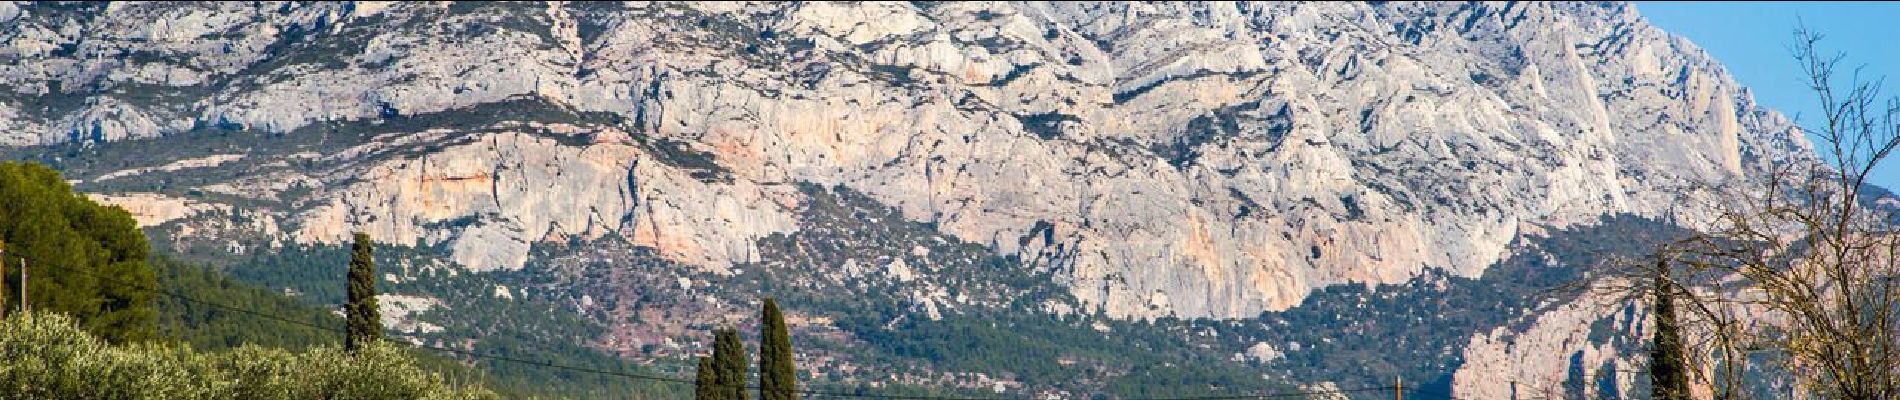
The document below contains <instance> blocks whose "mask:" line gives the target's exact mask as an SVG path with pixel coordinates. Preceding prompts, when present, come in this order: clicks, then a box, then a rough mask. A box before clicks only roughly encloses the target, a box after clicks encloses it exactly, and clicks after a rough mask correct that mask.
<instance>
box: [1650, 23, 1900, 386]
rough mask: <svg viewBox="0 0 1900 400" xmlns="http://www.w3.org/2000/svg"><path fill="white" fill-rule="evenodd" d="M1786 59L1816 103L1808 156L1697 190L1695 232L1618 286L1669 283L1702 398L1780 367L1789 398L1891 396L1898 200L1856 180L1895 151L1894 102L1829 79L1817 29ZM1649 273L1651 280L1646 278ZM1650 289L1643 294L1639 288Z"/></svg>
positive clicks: (1877, 91) (1898, 108)
mask: <svg viewBox="0 0 1900 400" xmlns="http://www.w3.org/2000/svg"><path fill="white" fill-rule="evenodd" d="M1795 37H1796V42H1795V44H1794V46H1793V49H1792V50H1793V53H1794V58H1795V60H1796V61H1798V62H1799V63H1800V64H1801V66H1802V68H1803V71H1804V72H1805V73H1806V75H1807V77H1808V78H1809V82H1808V83H1809V85H1810V87H1811V89H1812V90H1813V92H1814V94H1815V95H1816V97H1817V99H1818V101H1819V103H1820V105H1821V106H1822V115H1820V119H1819V121H1818V123H1819V125H1817V126H1815V127H1814V128H1813V129H1811V130H1809V131H1808V132H1805V133H1807V134H1808V135H1810V136H1811V137H1813V138H1816V139H1817V143H1816V150H1818V151H1819V152H1821V153H1822V157H1819V158H1806V157H1802V158H1796V159H1791V160H1774V161H1773V162H1772V164H1773V168H1771V173H1769V174H1766V176H1761V177H1755V179H1750V180H1745V182H1746V183H1745V184H1740V185H1730V186H1724V187H1721V188H1719V189H1713V190H1709V191H1706V192H1704V194H1705V195H1709V196H1713V197H1702V198H1700V199H1697V200H1696V201H1705V202H1708V204H1712V205H1715V206H1716V208H1717V211H1716V212H1715V213H1713V214H1712V215H1708V216H1706V217H1705V218H1699V220H1700V222H1698V223H1697V225H1700V226H1694V228H1698V229H1696V231H1697V233H1695V234H1692V235H1690V236H1688V237H1686V238H1683V239H1681V240H1677V241H1673V242H1671V243H1667V244H1664V245H1662V246H1660V248H1659V249H1658V251H1657V252H1656V257H1657V259H1656V260H1651V261H1648V262H1632V263H1629V264H1630V265H1633V266H1638V267H1634V268H1633V269H1632V270H1631V271H1633V272H1635V273H1639V274H1642V275H1643V276H1642V277H1640V278H1637V277H1630V278H1632V279H1626V280H1627V281H1629V282H1645V283H1646V282H1656V283H1655V284H1654V285H1653V286H1651V285H1641V286H1638V285H1627V286H1624V287H1625V288H1631V289H1640V290H1632V291H1631V292H1630V293H1637V292H1640V293H1642V294H1641V296H1648V295H1649V293H1654V292H1656V290H1657V289H1659V288H1662V289H1672V293H1676V294H1677V295H1676V296H1675V297H1676V304H1677V307H1676V308H1678V309H1680V311H1679V312H1680V313H1681V314H1680V317H1679V318H1680V322H1679V323H1680V324H1681V325H1680V326H1681V327H1682V329H1683V332H1684V336H1685V337H1687V338H1689V339H1688V340H1687V343H1686V345H1687V347H1688V350H1689V351H1687V352H1686V353H1687V354H1690V355H1691V362H1690V364H1691V365H1692V366H1693V367H1692V368H1689V369H1690V370H1691V371H1692V372H1693V375H1694V379H1693V380H1695V381H1697V382H1698V383H1699V385H1698V386H1699V387H1701V389H1698V391H1701V392H1702V393H1700V394H1701V396H1697V397H1713V398H1719V399H1732V398H1744V397H1747V394H1748V393H1749V392H1750V391H1749V386H1748V384H1749V383H1750V382H1748V380H1750V379H1753V378H1754V377H1752V376H1751V375H1750V374H1748V373H1746V372H1747V371H1748V370H1750V369H1765V370H1772V371H1785V372H1786V376H1788V377H1790V378H1792V384H1793V385H1794V389H1795V391H1796V393H1799V395H1800V396H1818V397H1823V398H1842V399H1894V398H1900V281H1897V280H1896V278H1900V274H1896V271H1900V268H1895V263H1896V260H1900V257H1897V256H1900V235H1897V234H1896V233H1900V232H1896V228H1900V224H1896V218H1900V215H1896V214H1895V210H1896V209H1900V204H1896V203H1895V202H1892V201H1882V200H1878V199H1875V198H1874V196H1873V195H1874V194H1875V193H1874V192H1875V190H1874V189H1872V187H1870V186H1869V185H1868V184H1867V177H1868V176H1869V175H1870V174H1871V173H1872V172H1873V171H1874V169H1875V167H1877V166H1879V165H1881V163H1882V162H1884V161H1886V160H1887V158H1888V157H1889V156H1890V155H1892V153H1893V152H1894V149H1895V148H1896V147H1900V120H1896V117H1900V99H1894V98H1888V97H1884V95H1882V94H1881V83H1880V81H1879V80H1878V79H1875V80H1871V81H1869V80H1863V79H1861V77H1860V76H1859V71H1858V70H1855V71H1854V72H1852V76H1851V77H1849V79H1847V80H1846V81H1845V82H1842V81H1840V80H1839V78H1840V75H1841V71H1840V70H1839V65H1840V62H1841V60H1842V57H1841V56H1840V55H1838V54H1824V53H1822V52H1821V51H1820V50H1818V49H1817V45H1818V44H1819V43H1820V41H1821V39H1822V35H1820V34H1818V33H1815V32H1813V31H1811V30H1808V29H1806V28H1802V29H1798V30H1797V31H1796V33H1795ZM1650 277H1655V279H1650ZM1642 286H1647V287H1642Z"/></svg>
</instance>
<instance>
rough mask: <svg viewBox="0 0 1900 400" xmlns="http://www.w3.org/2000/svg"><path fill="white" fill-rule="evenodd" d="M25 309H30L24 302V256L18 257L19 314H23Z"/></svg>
mask: <svg viewBox="0 0 1900 400" xmlns="http://www.w3.org/2000/svg"><path fill="white" fill-rule="evenodd" d="M27 311H30V310H29V309H27V302H26V257H20V314H22V315H25V314H26V312H27Z"/></svg>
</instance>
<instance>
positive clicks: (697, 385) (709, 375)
mask: <svg viewBox="0 0 1900 400" xmlns="http://www.w3.org/2000/svg"><path fill="white" fill-rule="evenodd" d="M716 370H717V368H715V367H713V360H712V359H709V358H706V357H700V358H699V373H698V375H697V376H695V377H694V378H693V400H721V398H720V396H719V395H721V394H723V392H724V391H723V390H722V389H720V388H719V387H718V385H719V383H718V377H717V376H716V375H717V372H718V371H716Z"/></svg>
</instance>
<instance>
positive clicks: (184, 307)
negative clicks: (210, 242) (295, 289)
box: [152, 256, 343, 350]
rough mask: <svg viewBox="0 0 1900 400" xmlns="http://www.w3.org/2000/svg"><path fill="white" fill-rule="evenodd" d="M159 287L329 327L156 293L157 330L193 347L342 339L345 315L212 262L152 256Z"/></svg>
mask: <svg viewBox="0 0 1900 400" xmlns="http://www.w3.org/2000/svg"><path fill="white" fill-rule="evenodd" d="M152 266H153V268H154V269H156V270H157V272H158V282H159V285H160V287H162V288H164V289H165V290H167V291H170V292H172V293H178V294H181V295H183V296H187V297H190V298H192V299H208V301H216V302H217V303H218V304H219V305H221V306H226V307H230V308H236V309H242V310H250V311H255V312H257V313H259V314H264V315H270V316H274V317H277V318H282V319H288V320H292V321H305V322H308V323H311V324H317V325H321V326H329V327H332V328H331V329H330V330H319V329H315V328H313V327H309V326H303V325H298V324H292V323H287V322H284V321H280V320H276V319H270V318H262V317H259V316H257V315H252V314H247V313H244V312H239V311H232V310H229V309H226V308H221V307H215V306H209V305H205V304H202V303H198V302H192V301H186V300H182V299H179V298H175V297H171V296H160V297H158V298H157V306H158V332H159V336H161V337H164V338H167V339H171V340H174V341H178V342H183V343H187V344H190V345H191V346H192V347H194V348H199V349H207V350H220V349H229V348H237V347H242V346H244V345H257V346H263V347H272V348H285V349H303V348H307V347H311V346H318V345H328V346H335V345H339V344H341V338H339V337H337V335H336V334H335V331H334V329H336V328H335V327H342V326H343V321H341V320H339V319H338V318H337V317H336V315H333V314H331V313H329V312H326V311H325V310H324V309H322V308H318V307H313V306H310V305H307V304H303V303H302V302H298V301H297V300H296V299H292V298H288V297H284V295H283V294H280V293H276V292H272V291H269V290H265V289H262V288H258V287H255V286H251V285H249V284H245V283H243V282H238V281H236V280H232V279H231V278H229V277H226V276H225V275H224V274H221V273H219V272H218V271H215V270H212V269H210V268H203V267H199V266H195V265H190V264H187V263H184V262H181V261H177V260H173V259H171V258H169V257H164V256H160V257H153V260H152Z"/></svg>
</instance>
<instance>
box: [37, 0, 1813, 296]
mask: <svg viewBox="0 0 1900 400" xmlns="http://www.w3.org/2000/svg"><path fill="white" fill-rule="evenodd" d="M0 42H4V46H0V60H12V61H10V62H5V63H0V87H4V88H7V89H6V90H7V91H6V92H4V93H0V143H5V144H7V145H10V146H48V147H46V148H49V149H51V148H66V147H61V146H72V145H73V144H75V143H77V144H90V146H93V147H92V148H97V149H105V150H101V151H109V150H111V149H118V150H117V151H122V152H126V151H131V150H125V149H127V148H128V146H129V147H133V148H138V149H143V150H142V151H139V152H140V153H144V154H142V155H141V157H129V156H128V157H122V158H116V159H115V160H121V161H120V162H116V163H104V162H95V163H91V164H86V165H85V166H67V167H66V169H67V170H68V172H69V174H70V175H71V176H73V177H74V178H76V179H80V180H81V187H82V189H89V190H94V191H105V192H112V194H113V196H111V197H105V199H107V200H112V201H123V202H128V203H138V202H161V203H164V204H167V205H168V206H165V207H146V208H149V209H159V210H163V213H164V214H166V215H162V216H153V217H149V218H147V219H143V220H142V221H147V220H149V221H156V222H165V221H171V220H182V221H186V222H183V223H177V224H175V225H167V226H170V227H172V228H168V229H188V230H191V231H192V232H195V233H196V234H198V235H201V236H209V237H220V236H219V235H229V236H233V237H235V236H246V235H250V236H258V235H261V236H262V237H264V238H266V239H267V240H268V241H270V242H273V243H279V244H282V243H341V242H342V241H343V240H345V237H346V236H347V234H348V233H349V232H352V231H357V230H362V231H367V232H370V233H371V234H373V235H374V236H375V237H376V238H377V239H378V240H380V241H386V242H390V243H398V244H424V245H438V246H442V248H445V249H447V251H449V252H450V253H451V254H449V257H450V258H451V259H452V260H454V261H456V262H457V263H458V264H461V265H463V266H465V267H468V268H471V269H475V270H492V269H511V268H519V267H520V266H521V265H522V263H523V262H524V261H525V260H526V259H527V257H529V254H530V252H529V247H530V246H531V245H532V244H534V243H537V242H542V241H551V240H568V239H573V238H583V239H584V238H598V237H602V236H605V235H620V236H622V237H625V238H627V239H628V240H629V242H632V243H634V244H637V245H640V246H645V247H650V248H653V249H655V250H656V253H657V254H659V255H661V256H663V257H666V258H668V259H671V260H674V261H678V262H681V263H683V264H686V265H693V266H697V267H698V268H703V269H705V270H709V271H725V270H726V269H727V268H729V267H730V266H731V265H732V264H734V263H737V262H746V261H750V260H752V257H756V254H757V253H758V251H757V248H756V247H757V243H758V240H759V238H761V237H765V236H768V235H771V234H773V233H785V232H789V231H793V230H796V229H797V225H796V224H795V223H794V220H793V218H792V216H791V212H790V210H792V209H794V208H795V207H796V206H797V205H798V204H799V202H800V201H801V198H800V194H799V192H798V191H797V190H795V189H793V188H792V187H791V184H793V183H801V182H802V183H815V184H821V185H827V186H829V185H842V186H845V187H848V188H851V189H853V190H856V191H859V192H862V193H865V194H868V195H870V196H872V197H873V198H875V199H877V200H878V201H881V202H883V203H885V204H888V205H891V206H893V207H896V208H897V209H899V210H901V211H902V213H903V215H904V216H905V217H906V218H908V219H912V220H916V221H926V222H933V223H934V224H935V226H936V227H938V229H941V230H942V231H944V232H946V233H949V234H951V235H954V236H956V237H958V238H961V239H963V240H965V241H969V242H976V243H988V244H990V246H991V247H992V248H994V250H995V251H997V252H1000V253H1004V254H1016V255H1019V256H1021V258H1022V259H1024V260H1029V262H1030V264H1031V265H1034V266H1035V267H1036V268H1046V269H1048V270H1053V271H1056V272H1057V273H1056V276H1058V280H1059V283H1061V284H1063V285H1066V286H1067V287H1068V288H1070V290H1072V292H1073V293H1074V294H1075V295H1076V296H1077V297H1078V298H1079V299H1081V300H1082V301H1084V302H1085V303H1087V304H1088V305H1089V306H1091V307H1099V308H1100V309H1102V310H1104V311H1106V312H1107V313H1108V314H1110V315H1114V316H1122V317H1135V318H1143V317H1155V316H1164V315H1179V316H1205V317H1222V318H1230V317H1247V316H1254V315H1257V314H1258V313H1260V312H1262V311H1268V310H1281V309H1286V308H1288V307H1292V306H1294V305H1297V304H1299V302H1300V301H1301V300H1302V299H1304V298H1305V297H1306V296H1307V295H1308V293H1309V292H1310V291H1312V290H1313V289H1315V288H1319V287H1324V286H1327V285H1336V284H1347V283H1396V282H1404V281H1406V280H1408V279H1411V278H1412V277H1414V276H1417V275H1418V274H1420V273H1421V271H1423V270H1424V269H1425V268H1427V267H1432V268H1441V269H1445V270H1447V271H1450V272H1451V273H1453V274H1456V275H1461V276H1475V275H1477V274H1479V273H1481V272H1482V271H1483V270H1484V269H1485V268H1486V267H1487V266H1489V265H1491V264H1492V263H1494V262H1496V261H1497V260H1499V259H1500V258H1501V257H1503V256H1505V255H1506V254H1507V252H1508V250H1509V249H1508V245H1509V243H1511V242H1512V240H1513V239H1515V238H1517V237H1518V236H1519V235H1520V229H1521V227H1524V226H1528V225H1543V226H1555V227H1562V226H1567V225H1570V224H1573V223H1578V222H1586V221H1590V220H1593V219H1594V218H1595V217H1597V216H1600V215H1604V214H1607V213H1632V214H1638V215H1649V216H1660V215H1664V214H1665V213H1669V212H1672V211H1673V212H1692V211H1694V210H1682V209H1679V208H1678V207H1684V206H1683V205H1681V204H1677V203H1676V202H1675V201H1673V200H1674V196H1673V194H1672V193H1674V192H1675V191H1676V190H1678V189H1681V188H1683V187H1686V186H1690V185H1696V184H1702V183H1711V182H1722V181H1727V180H1732V179H1737V178H1746V177H1750V176H1754V175H1757V174H1759V173H1760V172H1761V171H1763V170H1764V169H1765V168H1766V165H1767V164H1768V163H1769V162H1771V161H1773V160H1782V159H1791V158H1803V157H1810V155H1809V154H1810V151H1809V150H1808V149H1807V144H1806V142H1805V141H1804V139H1803V138H1802V137H1801V136H1800V135H1799V134H1796V133H1795V131H1794V128H1793V126H1792V124H1790V123H1789V122H1788V121H1787V120H1786V119H1784V118H1782V117H1781V116H1779V115H1777V114H1774V113H1772V112H1770V111H1767V110H1765V109H1763V108H1761V107H1760V106H1759V105H1757V104H1755V103H1754V101H1753V100H1752V99H1751V98H1750V97H1749V95H1748V94H1747V92H1746V90H1745V89H1743V88H1741V87H1740V86H1738V85H1737V84H1735V82H1734V81H1733V80H1732V79H1731V78H1730V77H1729V76H1728V75H1727V73H1726V72H1725V71H1723V70H1722V68H1721V66H1719V65H1717V64H1716V63H1715V62H1714V61H1713V60H1711V59H1710V58H1709V57H1708V56H1707V55H1705V54H1703V53H1702V52H1701V51H1700V50H1699V49H1696V48H1695V47H1694V46H1693V45H1691V44H1689V43H1688V42H1686V41H1684V40H1682V39H1679V38H1675V37H1672V36H1669V35H1668V34H1667V33H1664V32H1662V31H1660V30H1658V29H1656V28H1654V27H1651V26H1650V25H1648V24H1647V23H1646V22H1644V21H1643V20H1642V18H1641V17H1640V16H1638V15H1637V14H1636V12H1635V10H1634V9H1633V8H1631V7H1630V6H1628V5H1622V4H1583V3H1538V4H1435V3H1431V4H1427V3H1387V4H1359V3H1350V4H1334V3H1323V4H1285V3H1268V4H1252V3H1239V4H1234V3H1211V4H1210V3H1166V4H1072V3H1009V4H978V3H942V4H930V3H922V2H912V3H866V4H833V3H798V4H727V3H705V4H699V3H694V4H671V3H652V4H648V3H638V4H636V3H605V4H602V3H568V4H561V3H555V4H485V3H483V4H475V3H455V4H450V5H437V4H409V3H396V4H384V3H353V2H346V3H322V4H298V5H263V6H253V5H248V4H226V3H204V4H189V5H187V4H138V3H111V4H83V5H54V4H38V3H34V4H19V3H0ZM219 132H227V133H228V132H237V134H242V135H250V136H244V137H252V138H255V139H252V140H249V141H238V142H237V144H232V145H230V146H236V147H227V148H225V149H233V148H235V149H238V150H240V151H241V153H242V156H241V157H232V156H223V157H221V158H216V159H215V160H216V161H217V162H215V163H211V162H196V163H183V164H180V163H178V162H179V161H183V160H202V159H206V158H207V157H213V156H220V155H221V154H223V153H228V151H226V152H219V151H217V150H218V149H214V148H212V145H211V144H209V143H213V142H211V140H213V139H211V138H212V137H218V136H216V135H219V134H220V133H219ZM216 143H224V142H216ZM223 145H224V144H219V146H223ZM115 146H117V147H115ZM201 146H202V147H203V148H204V150H199V148H200V147H201ZM35 148H38V147H35ZM28 151H31V149H28ZM168 165H169V166H174V168H172V169H165V168H163V167H165V166H168ZM194 171H196V172H202V173H204V174H205V176H208V177H206V178H202V179H195V180H191V181H188V182H185V183H184V184H180V183H178V182H174V181H166V182H167V183H166V184H163V185H145V186H140V185H137V184H134V183H137V182H151V181H152V180H155V179H159V178H158V177H157V176H158V175H167V174H180V173H195V172H194ZM220 171H223V172H220ZM108 178H109V179H108ZM141 179H143V180H141ZM146 192H154V193H156V194H153V193H146ZM186 192H194V193H200V194H206V193H208V194H209V195H207V196H204V197H203V198H202V199H194V200H191V201H190V202H189V204H191V205H192V206H191V207H177V206H170V205H172V204H187V203H185V202H182V201H181V200H177V199H176V198H175V197H179V196H183V195H184V194H185V193H186ZM220 202H223V203H232V204H237V205H241V206H243V207H239V208H240V210H238V211H228V210H229V208H226V207H221V206H219V205H217V203H220ZM240 203H241V204H240ZM134 209H135V210H136V209H138V208H136V207H135V208H134ZM191 210H215V211H191ZM232 212H235V213H239V214H243V215H244V218H242V223H233V222H232V221H230V220H229V218H222V217H220V218H210V217H205V218H198V220H200V222H195V223H194V222H191V221H193V218H191V217H190V215H185V214H191V213H198V214H191V215H201V214H202V215H210V214H206V213H214V214H217V215H224V214H222V213H232ZM207 220H215V221H208V222H206V221H207Z"/></svg>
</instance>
